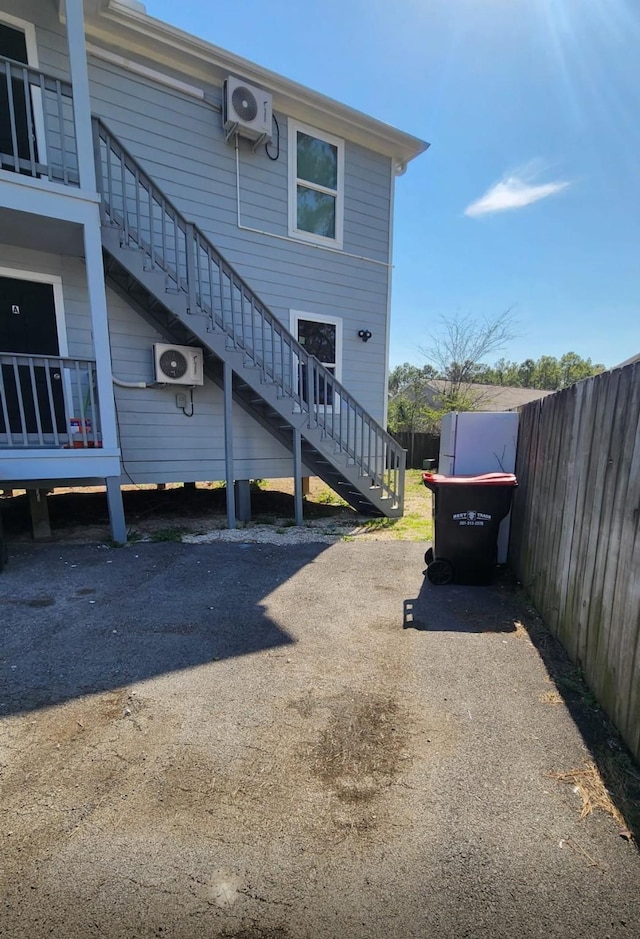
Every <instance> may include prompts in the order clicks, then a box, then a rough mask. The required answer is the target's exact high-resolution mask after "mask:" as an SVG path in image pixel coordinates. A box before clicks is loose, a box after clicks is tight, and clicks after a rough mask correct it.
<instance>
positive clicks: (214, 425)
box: [107, 290, 292, 483]
mask: <svg viewBox="0 0 640 939" xmlns="http://www.w3.org/2000/svg"><path fill="white" fill-rule="evenodd" d="M107 300H108V306H109V332H110V336H111V354H112V358H113V373H114V375H116V376H117V377H118V378H120V379H121V380H123V381H147V382H150V381H153V378H154V374H153V356H152V345H153V343H154V342H165V341H166V338H165V337H163V336H161V335H160V334H159V333H158V332H156V330H154V329H153V327H152V326H150V325H148V324H147V323H146V322H145V321H144V320H143V319H142V318H141V317H140V316H138V314H137V313H135V312H134V311H133V310H132V309H131V308H130V307H129V306H128V304H127V303H126V302H125V301H124V300H123V299H121V298H120V297H119V296H118V295H117V294H115V293H113V292H112V291H111V290H108V291H107ZM184 391H187V394H189V389H185V388H183V387H180V386H177V385H174V386H166V387H164V388H147V389H133V388H119V387H117V386H116V388H115V398H116V406H117V417H118V427H119V434H120V445H121V449H122V461H123V467H124V469H125V475H124V476H123V480H122V481H123V482H126V481H128V480H133V481H134V482H137V483H143V482H180V481H184V482H187V481H194V480H217V479H224V477H225V460H224V401H223V395H222V391H221V390H220V389H219V388H218V387H217V385H214V384H213V383H212V382H210V381H205V384H204V386H203V387H199V388H194V389H193V399H194V415H193V417H186V415H184V414H183V413H182V411H181V410H180V409H178V408H177V407H176V404H175V396H176V394H177V393H178V392H184ZM233 422H234V435H233V447H234V464H235V475H236V478H238V479H242V478H258V477H261V478H268V477H269V476H281V475H291V472H292V469H291V465H292V464H291V456H290V454H288V453H287V451H286V450H285V448H284V447H282V446H281V445H280V444H279V443H278V442H277V441H276V440H274V438H273V437H272V436H271V435H270V434H268V433H267V432H266V431H265V430H264V429H263V428H262V427H260V426H259V425H258V424H256V423H255V422H254V421H253V420H252V419H251V418H250V417H249V415H247V414H246V413H245V412H244V411H242V410H241V409H239V408H237V407H235V406H234V413H233Z"/></svg>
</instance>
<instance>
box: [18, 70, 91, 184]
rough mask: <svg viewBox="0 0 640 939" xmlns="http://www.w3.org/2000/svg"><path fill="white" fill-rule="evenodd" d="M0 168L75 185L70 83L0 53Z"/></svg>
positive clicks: (76, 167)
mask: <svg viewBox="0 0 640 939" xmlns="http://www.w3.org/2000/svg"><path fill="white" fill-rule="evenodd" d="M0 169H3V170H9V171H11V172H14V173H20V174H21V175H23V176H24V175H26V176H32V177H34V178H48V179H49V180H51V181H52V182H59V183H63V184H64V185H66V186H78V185H79V175H78V154H77V149H76V132H75V124H74V119H73V97H72V90H71V85H70V84H69V83H68V82H65V81H61V80H60V79H59V78H53V77H52V76H50V75H46V74H45V73H44V72H41V71H40V70H39V69H35V68H31V66H29V65H23V64H22V63H20V62H14V61H12V60H11V59H7V58H4V57H2V56H0Z"/></svg>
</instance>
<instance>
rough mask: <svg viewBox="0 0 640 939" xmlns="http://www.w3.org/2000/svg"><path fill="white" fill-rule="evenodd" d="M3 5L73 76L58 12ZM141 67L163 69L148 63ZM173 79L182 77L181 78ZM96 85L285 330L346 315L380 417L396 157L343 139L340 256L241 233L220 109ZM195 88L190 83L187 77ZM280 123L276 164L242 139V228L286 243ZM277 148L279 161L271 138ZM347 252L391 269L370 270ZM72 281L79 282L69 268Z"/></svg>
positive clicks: (359, 376) (356, 373) (349, 345)
mask: <svg viewBox="0 0 640 939" xmlns="http://www.w3.org/2000/svg"><path fill="white" fill-rule="evenodd" d="M3 6H5V7H6V9H7V11H8V12H10V13H13V15H15V16H18V17H20V18H23V19H26V20H30V21H32V22H36V33H37V43H38V54H39V60H40V67H41V68H42V69H43V70H44V71H47V72H50V73H52V74H54V75H58V76H60V77H62V78H68V77H69V69H68V61H67V41H66V31H65V27H64V25H63V24H61V23H60V22H59V19H58V16H57V4H56V3H53V2H51V3H47V4H43V3H42V2H40V0H9V2H5V4H3ZM126 54H128V53H126ZM140 61H141V64H144V65H147V66H150V67H152V68H154V67H155V68H158V69H159V70H163V67H161V66H158V65H155V64H154V63H153V62H152V61H149V60H143V59H141V60H140ZM173 74H174V75H175V76H176V77H180V73H179V72H177V71H174V73H173ZM90 78H91V91H92V109H93V112H94V113H95V114H97V115H99V116H100V117H102V118H103V119H104V121H105V123H106V124H107V126H108V127H109V128H110V129H111V130H112V131H113V132H114V133H115V134H116V136H118V137H119V138H120V139H121V140H122V142H123V144H124V145H125V146H126V147H127V148H128V149H129V150H130V151H131V153H132V155H133V156H134V158H136V159H137V160H138V161H139V162H140V163H141V165H142V167H143V169H144V170H145V171H146V172H148V173H149V175H150V176H151V177H152V178H153V179H154V181H155V182H156V183H157V185H158V186H159V188H160V189H161V190H163V191H164V192H165V193H166V195H167V196H169V198H171V199H172V200H173V201H174V202H175V203H176V205H177V207H178V209H179V210H180V211H181V212H182V213H183V214H184V215H185V216H186V217H187V218H188V219H190V220H192V221H194V222H195V223H196V224H197V225H198V226H199V227H200V228H202V230H203V231H204V232H205V233H206V234H207V235H208V236H209V238H210V239H211V240H212V242H213V243H214V244H215V245H216V246H217V247H218V248H219V250H220V251H221V252H222V254H223V255H224V256H225V257H226V259H227V260H228V261H229V262H230V263H231V264H232V265H233V266H234V267H236V269H237V270H238V272H239V273H240V274H241V275H242V276H243V277H244V278H245V279H246V281H247V282H248V284H249V285H250V286H251V287H252V288H253V289H254V290H255V292H256V293H257V294H258V296H259V297H260V298H261V299H262V301H263V302H264V303H266V304H267V306H269V307H270V308H271V310H272V311H273V312H274V314H275V315H276V316H278V317H279V318H280V319H281V320H282V322H283V323H285V325H287V326H289V311H290V310H291V309H296V310H303V311H307V312H310V313H315V314H317V315H320V316H322V315H328V316H337V317H341V318H342V319H343V331H344V347H343V362H342V380H343V382H344V384H345V385H346V386H347V388H348V389H349V390H350V391H351V393H352V394H354V396H355V397H356V398H357V399H358V400H359V401H360V403H361V404H362V406H363V407H364V408H365V409H367V410H368V411H370V412H371V413H372V414H373V415H374V416H375V417H378V418H380V417H381V416H382V413H383V410H384V394H385V388H384V376H385V371H386V348H385V338H386V316H387V278H388V271H387V268H386V261H387V259H388V223H389V212H390V185H391V161H390V160H389V159H387V158H386V157H383V156H381V155H379V154H376V153H374V152H372V151H369V150H367V149H366V148H364V147H361V146H359V145H356V144H353V143H352V142H350V141H348V140H347V141H346V142H345V200H344V223H345V224H344V251H343V252H328V251H323V250H318V249H317V248H315V247H312V246H310V245H307V244H305V243H303V242H300V243H296V242H295V241H290V240H280V239H276V238H271V237H269V236H265V235H260V234H255V233H253V232H248V231H244V230H242V229H240V228H238V225H237V203H236V163H235V150H234V147H233V146H231V145H228V144H226V143H225V142H224V135H223V131H222V126H221V115H220V113H219V112H218V111H216V110H215V109H214V108H212V107H211V106H210V105H209V104H207V103H206V102H204V101H199V100H197V99H195V98H192V97H190V96H188V95H186V94H184V93H182V92H179V91H174V90H172V89H170V88H168V87H165V86H161V85H156V84H155V83H154V82H153V81H151V80H150V79H146V78H143V77H141V76H138V75H134V74H133V73H130V72H127V71H126V70H124V69H121V68H119V67H118V66H115V65H112V64H109V63H105V62H103V61H101V60H99V59H97V58H93V57H90ZM187 81H189V82H193V81H194V80H193V79H192V78H189V77H187ZM195 83H196V84H197V82H195ZM202 88H203V90H204V92H205V93H206V95H207V96H208V98H209V99H210V100H211V101H213V102H219V101H220V100H221V96H222V89H221V87H219V86H217V85H209V86H206V85H205V84H202ZM277 117H278V121H279V124H280V157H279V159H278V160H277V161H275V162H274V161H271V160H269V159H268V158H267V156H266V154H265V151H264V148H263V147H259V148H257V151H256V152H255V153H253V152H252V150H251V145H250V143H249V142H247V141H245V140H241V141H240V145H239V152H240V184H241V222H242V224H243V225H244V226H247V227H250V228H258V229H262V230H265V231H267V232H270V233H272V234H274V235H278V236H281V238H283V239H284V238H286V237H287V236H288V154H287V137H288V134H287V117H286V115H284V114H281V113H278V115H277ZM270 152H271V153H275V141H274V144H273V145H272V146H271V147H270ZM348 254H354V255H358V256H365V257H368V258H373V259H375V260H377V261H379V262H383V263H380V264H372V263H369V262H367V261H361V260H358V259H357V258H352V257H348V256H347V255H348ZM68 274H69V277H70V278H72V272H71V271H69V272H68ZM81 274H82V272H81V271H80V272H79V273H78V276H80V275H81ZM77 282H78V281H77V278H76V280H75V281H74V280H73V278H72V279H71V280H70V282H69V291H70V310H71V314H70V319H69V323H68V333H69V341H70V343H72V344H73V345H74V347H75V348H76V349H77V354H79V355H84V354H88V353H89V343H90V335H89V332H88V330H87V329H86V328H84V327H83V326H82V324H81V322H80V320H79V319H78V318H77V313H76V311H77V310H79V308H80V306H81V301H80V299H78V298H79V294H78V293H77V286H76V284H77ZM113 328H114V327H113V324H112V329H113ZM130 328H131V329H133V326H131V327H130ZM363 328H365V329H369V330H371V332H372V334H373V336H372V339H371V340H370V341H369V342H368V343H366V344H364V343H362V342H361V341H360V340H359V339H358V338H357V332H358V330H359V329H363ZM124 346H126V343H125V344H124ZM124 346H122V347H121V348H120V351H119V355H120V356H121V362H122V364H123V365H124V364H125V363H127V362H128V357H130V353H129V351H128V350H127V349H126V348H125V347H124ZM130 364H132V365H134V364H135V362H131V363H130Z"/></svg>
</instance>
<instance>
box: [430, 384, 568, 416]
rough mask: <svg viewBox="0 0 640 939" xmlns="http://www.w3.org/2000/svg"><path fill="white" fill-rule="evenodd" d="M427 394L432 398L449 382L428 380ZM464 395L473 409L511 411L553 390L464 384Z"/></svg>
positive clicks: (448, 387)
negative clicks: (467, 397) (469, 400)
mask: <svg viewBox="0 0 640 939" xmlns="http://www.w3.org/2000/svg"><path fill="white" fill-rule="evenodd" d="M427 388H428V389H429V390H428V391H427V395H428V396H429V398H431V400H433V399H434V398H435V397H437V395H441V394H444V393H445V392H447V391H448V390H449V389H450V388H451V383H450V382H448V381H444V380H443V379H440V378H434V379H432V380H431V381H429V382H428V384H427ZM463 391H464V394H465V395H468V396H469V398H470V399H471V400H472V401H473V409H474V411H513V410H515V409H516V408H520V407H522V406H523V405H525V404H528V403H529V402H530V401H538V400H539V399H540V398H546V397H547V395H552V394H554V392H553V391H541V390H540V389H539V388H512V387H511V386H509V385H479V384H475V383H473V384H468V385H467V384H466V385H464V386H463Z"/></svg>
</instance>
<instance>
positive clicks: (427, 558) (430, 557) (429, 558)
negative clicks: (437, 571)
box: [424, 548, 433, 567]
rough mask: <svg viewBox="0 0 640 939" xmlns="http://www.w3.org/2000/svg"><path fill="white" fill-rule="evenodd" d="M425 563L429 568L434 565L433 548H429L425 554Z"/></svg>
mask: <svg viewBox="0 0 640 939" xmlns="http://www.w3.org/2000/svg"><path fill="white" fill-rule="evenodd" d="M424 563H425V564H426V565H427V567H429V565H430V564H433V548H427V550H426V551H425V552H424Z"/></svg>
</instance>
